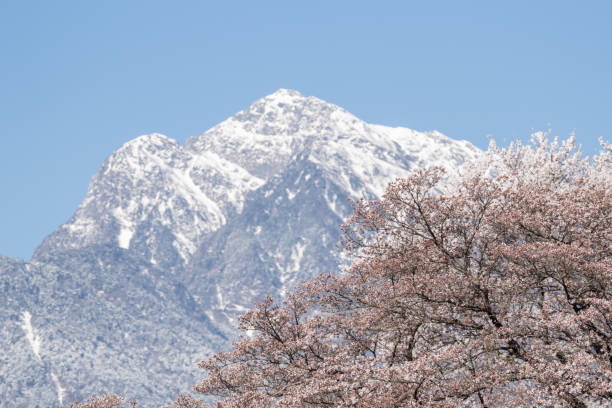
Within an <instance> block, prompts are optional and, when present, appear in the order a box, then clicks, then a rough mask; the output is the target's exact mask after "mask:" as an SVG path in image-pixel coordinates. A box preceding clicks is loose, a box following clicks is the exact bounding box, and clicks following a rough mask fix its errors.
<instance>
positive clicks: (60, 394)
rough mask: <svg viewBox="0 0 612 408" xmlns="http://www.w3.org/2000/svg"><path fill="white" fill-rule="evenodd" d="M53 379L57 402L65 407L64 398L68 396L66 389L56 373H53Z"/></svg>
mask: <svg viewBox="0 0 612 408" xmlns="http://www.w3.org/2000/svg"><path fill="white" fill-rule="evenodd" d="M51 379H52V380H53V383H54V384H55V390H56V392H57V400H58V401H59V403H60V405H63V404H64V396H65V395H66V388H64V387H63V386H62V384H61V383H60V380H59V378H58V377H57V375H56V374H55V373H54V372H51Z"/></svg>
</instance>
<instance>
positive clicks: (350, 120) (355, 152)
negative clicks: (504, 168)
mask: <svg viewBox="0 0 612 408" xmlns="http://www.w3.org/2000/svg"><path fill="white" fill-rule="evenodd" d="M185 146H186V148H187V149H188V150H190V151H192V152H194V153H196V154H199V153H202V152H211V151H212V152H215V153H217V154H218V155H219V156H221V157H223V158H225V159H227V160H229V161H232V162H234V163H236V164H238V165H240V166H241V167H244V168H245V169H247V170H248V171H250V172H251V173H252V174H255V175H257V176H258V177H261V178H264V179H267V178H269V177H270V176H272V175H275V174H278V173H279V172H282V171H283V169H284V167H285V166H287V164H288V163H289V162H290V161H291V160H292V158H294V157H295V155H296V154H298V153H300V152H302V151H304V150H305V149H308V150H309V151H311V152H312V154H311V160H312V161H313V162H315V163H319V164H320V165H321V166H322V167H323V168H324V169H325V170H326V171H327V172H328V173H329V174H330V175H332V177H333V178H334V180H335V182H336V183H337V184H338V185H341V186H342V187H343V188H344V189H345V190H346V191H348V192H350V194H351V196H353V197H361V196H366V197H372V198H373V197H380V196H381V194H382V193H383V192H384V189H385V187H386V184H387V183H388V182H389V181H390V180H392V179H394V178H397V177H402V176H406V175H407V174H408V173H409V172H410V170H411V168H422V167H427V166H432V165H442V166H446V167H449V168H455V167H457V166H458V165H460V164H462V163H463V162H464V161H469V160H472V159H474V158H475V157H476V156H477V155H478V154H479V152H480V150H479V149H477V148H476V147H475V146H473V145H472V144H471V143H469V142H466V141H455V140H453V139H450V138H448V137H446V136H444V135H443V134H441V133H439V132H437V131H432V132H417V131H415V130H411V129H407V128H401V127H398V128H391V127H387V126H382V125H372V124H368V123H366V122H364V121H362V120H360V119H358V118H357V117H355V116H354V115H352V114H351V113H349V112H347V111H346V110H344V109H342V108H340V107H339V106H336V105H334V104H331V103H328V102H325V101H323V100H321V99H318V98H315V97H312V96H310V97H305V96H303V95H301V94H300V93H299V92H297V91H293V90H287V89H280V90H278V91H277V92H275V93H273V94H271V95H269V96H266V97H265V98H262V99H259V100H258V101H256V102H255V103H253V104H252V105H251V106H250V107H249V108H248V109H246V110H244V111H241V112H239V113H237V114H236V115H234V116H233V117H231V118H229V119H227V120H226V121H224V122H222V123H220V124H218V125H217V126H215V127H213V128H212V129H210V130H209V131H207V132H205V133H203V134H202V135H200V136H197V137H192V138H190V139H188V140H187V142H186V145H185ZM356 184H361V186H362V187H360V188H356V187H355V185H356Z"/></svg>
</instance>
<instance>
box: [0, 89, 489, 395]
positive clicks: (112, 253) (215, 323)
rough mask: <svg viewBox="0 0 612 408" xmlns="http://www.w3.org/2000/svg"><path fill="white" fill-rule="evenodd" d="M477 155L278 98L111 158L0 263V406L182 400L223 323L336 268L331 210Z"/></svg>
mask: <svg viewBox="0 0 612 408" xmlns="http://www.w3.org/2000/svg"><path fill="white" fill-rule="evenodd" d="M478 154H479V150H478V149H476V148H475V147H474V146H472V145H471V144H469V143H468V142H465V141H454V140H452V139H449V138H447V137H446V136H444V135H442V134H440V133H438V132H425V133H423V132H417V131H413V130H410V129H405V128H389V127H385V126H380V125H371V124H368V123H365V122H363V121H361V120H359V119H358V118H356V117H355V116H353V115H351V114H350V113H348V112H346V111H345V110H343V109H342V108H340V107H338V106H335V105H333V104H329V103H327V102H324V101H322V100H320V99H317V98H314V97H304V96H302V95H301V94H299V93H298V92H296V91H290V90H279V91H277V92H276V93H274V94H272V95H270V96H267V97H265V98H263V99H260V100H258V101H256V102H255V103H254V104H253V105H251V107H249V108H248V109H247V110H245V111H242V112H239V113H238V114H236V115H235V116H233V117H231V118H229V119H228V120H226V121H224V122H222V123H220V124H219V125H217V126H215V127H213V128H212V129H210V130H209V131H207V132H205V133H203V134H202V135H200V136H198V137H193V138H191V139H189V140H188V141H187V142H186V144H185V146H181V145H180V144H178V143H177V142H176V141H174V140H172V139H169V138H167V137H165V136H163V135H159V134H152V135H146V136H141V137H139V138H137V139H134V140H132V141H130V142H128V143H126V144H125V145H124V146H122V147H121V148H119V149H118V150H117V151H116V152H115V153H113V154H112V155H111V156H110V157H109V158H108V159H106V160H105V161H104V163H103V164H102V166H101V168H100V170H99V172H98V173H97V174H96V175H95V176H94V177H93V178H92V181H91V184H90V187H89V190H88V193H87V196H86V198H85V200H84V201H83V203H82V204H81V205H80V206H79V208H78V209H77V210H76V212H75V214H74V216H73V217H72V218H71V219H70V220H69V221H68V222H67V223H66V224H64V225H62V226H61V227H59V228H58V229H57V230H56V231H55V232H54V233H52V234H51V235H49V236H48V237H47V238H46V239H45V240H44V241H43V243H42V244H41V245H40V246H39V248H38V249H37V250H36V251H35V254H34V256H33V258H32V260H31V261H30V262H29V263H25V262H22V261H17V260H11V259H9V258H3V257H0V278H1V280H0V320H1V321H2V322H3V323H2V326H0V334H1V335H2V337H1V339H2V340H0V362H2V364H1V365H0V394H1V395H5V396H8V398H5V399H4V400H3V401H1V402H0V406H1V407H3V406H7V407H8V406H11V407H13V406H23V407H34V406H40V407H48V406H54V405H57V404H58V403H60V402H63V403H68V402H71V401H73V400H74V399H75V398H83V397H85V396H87V395H90V394H92V393H100V392H102V391H109V392H116V393H119V394H123V395H128V396H138V397H139V398H140V400H141V401H142V402H143V403H144V404H145V406H148V405H153V404H161V403H167V402H169V401H170V400H171V399H172V398H173V396H174V395H175V394H176V393H178V392H179V391H180V392H188V391H189V388H190V386H191V385H192V384H193V383H195V382H196V379H197V378H198V377H199V375H200V373H199V372H198V368H197V366H196V363H197V362H198V361H199V360H201V359H202V358H203V357H205V356H206V355H208V354H210V353H211V352H213V351H214V350H218V349H221V348H224V347H227V345H228V341H229V339H230V338H231V337H232V336H233V335H234V334H235V329H234V326H233V324H234V323H235V318H236V315H237V314H238V313H240V312H242V311H244V310H245V309H246V308H248V307H250V306H251V305H252V302H253V301H254V300H258V299H261V298H263V296H265V295H266V294H271V295H273V296H277V297H278V296H282V294H283V293H284V292H285V291H286V290H288V289H290V288H291V287H293V286H294V285H296V284H298V283H299V282H301V281H303V280H304V279H307V278H309V277H311V276H313V275H315V274H318V273H320V272H334V271H337V270H338V265H339V263H340V262H341V259H340V257H339V251H338V247H337V244H338V241H339V238H340V229H339V225H340V224H341V223H342V222H343V220H344V218H345V217H346V216H347V215H348V214H349V213H350V211H351V207H350V204H349V203H348V201H347V198H360V197H365V198H379V197H380V196H381V195H382V194H383V192H384V188H385V186H386V184H387V183H388V182H389V181H391V180H393V179H395V178H397V177H402V176H406V175H407V174H409V173H410V172H411V171H412V170H414V169H417V168H422V167H428V166H434V165H442V166H445V167H447V168H451V169H452V168H456V167H458V166H459V165H461V164H462V163H463V162H464V161H470V160H472V159H474V158H475V157H476V156H477V155H478Z"/></svg>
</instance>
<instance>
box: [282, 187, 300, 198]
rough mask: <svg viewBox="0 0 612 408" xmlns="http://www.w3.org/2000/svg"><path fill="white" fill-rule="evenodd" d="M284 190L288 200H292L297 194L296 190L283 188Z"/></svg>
mask: <svg viewBox="0 0 612 408" xmlns="http://www.w3.org/2000/svg"><path fill="white" fill-rule="evenodd" d="M285 192H286V193H287V198H288V199H289V200H293V199H294V198H295V196H296V195H297V191H296V192H293V191H291V190H289V189H288V188H286V189H285Z"/></svg>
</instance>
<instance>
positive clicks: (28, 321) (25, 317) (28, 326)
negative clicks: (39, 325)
mask: <svg viewBox="0 0 612 408" xmlns="http://www.w3.org/2000/svg"><path fill="white" fill-rule="evenodd" d="M21 321H22V324H21V328H22V329H23V331H24V332H25V335H26V339H28V343H30V347H31V348H32V352H33V353H34V355H35V356H36V358H37V359H38V360H39V361H42V360H41V358H40V342H41V340H40V337H38V335H37V334H36V332H35V331H34V328H33V327H32V315H31V314H30V312H28V311H25V312H23V313H22V314H21Z"/></svg>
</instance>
